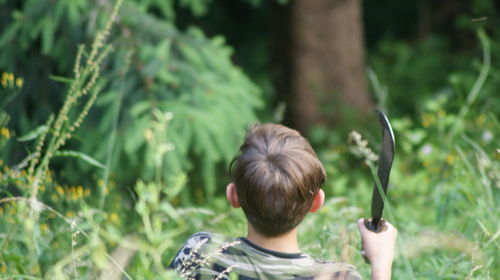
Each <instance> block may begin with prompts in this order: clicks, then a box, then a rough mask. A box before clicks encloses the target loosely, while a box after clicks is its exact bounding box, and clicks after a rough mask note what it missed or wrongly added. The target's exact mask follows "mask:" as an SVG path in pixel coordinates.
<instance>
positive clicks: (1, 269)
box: [0, 263, 7, 273]
mask: <svg viewBox="0 0 500 280" xmlns="http://www.w3.org/2000/svg"><path fill="white" fill-rule="evenodd" d="M0 272H2V273H6V272H7V266H6V265H5V263H2V267H0Z"/></svg>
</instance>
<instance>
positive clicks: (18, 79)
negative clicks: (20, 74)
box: [16, 78, 24, 88]
mask: <svg viewBox="0 0 500 280" xmlns="http://www.w3.org/2000/svg"><path fill="white" fill-rule="evenodd" d="M23 83H24V80H23V78H17V79H16V86H17V87H18V88H22V87H23Z"/></svg>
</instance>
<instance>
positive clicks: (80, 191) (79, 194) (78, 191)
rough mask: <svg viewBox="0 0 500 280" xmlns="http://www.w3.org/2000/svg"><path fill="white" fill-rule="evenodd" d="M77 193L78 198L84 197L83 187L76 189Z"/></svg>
mask: <svg viewBox="0 0 500 280" xmlns="http://www.w3.org/2000/svg"><path fill="white" fill-rule="evenodd" d="M76 191H77V193H78V197H79V198H80V197H83V187H82V186H78V187H76Z"/></svg>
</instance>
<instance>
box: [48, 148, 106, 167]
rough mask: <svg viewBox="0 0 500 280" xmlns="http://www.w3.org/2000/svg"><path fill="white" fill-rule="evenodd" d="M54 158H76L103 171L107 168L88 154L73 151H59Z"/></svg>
mask: <svg viewBox="0 0 500 280" xmlns="http://www.w3.org/2000/svg"><path fill="white" fill-rule="evenodd" d="M54 156H56V157H74V158H77V159H80V160H83V161H84V162H86V163H88V164H90V165H92V166H95V167H98V168H102V169H105V168H106V166H105V165H104V164H102V163H100V162H99V161H97V160H96V159H94V158H93V157H91V156H89V155H87V154H84V153H82V152H78V151H72V150H62V151H57V152H55V153H54Z"/></svg>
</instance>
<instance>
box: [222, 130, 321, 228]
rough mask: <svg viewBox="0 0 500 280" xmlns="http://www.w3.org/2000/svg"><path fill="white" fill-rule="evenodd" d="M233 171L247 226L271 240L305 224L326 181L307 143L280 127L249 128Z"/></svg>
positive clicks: (297, 133) (302, 138) (296, 134)
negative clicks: (305, 218)
mask: <svg viewBox="0 0 500 280" xmlns="http://www.w3.org/2000/svg"><path fill="white" fill-rule="evenodd" d="M230 172H231V175H232V177H233V180H234V183H235V185H236V192H237V194H238V199H239V202H240V205H241V207H242V208H243V211H244V212H245V215H246V217H247V219H248V221H249V222H250V223H251V224H252V225H253V227H254V228H255V229H256V230H257V231H258V232H259V233H260V234H263V235H265V236H270V237H272V236H278V235H281V234H283V233H286V232H288V231H290V230H292V229H293V228H295V227H296V226H297V225H298V224H299V223H300V222H301V221H302V219H303V218H304V216H305V215H306V214H307V212H309V209H310V208H311V206H312V202H313V198H314V196H315V195H316V194H317V193H318V191H319V189H320V188H321V185H322V184H323V182H324V181H325V178H326V173H325V169H324V167H323V165H322V164H321V162H320V161H319V159H318V157H317V155H316V153H315V152H314V150H313V148H312V147H311V145H310V144H309V142H308V141H307V140H306V139H305V138H304V137H302V136H301V135H300V133H299V132H297V131H296V130H293V129H290V128H287V127H285V126H282V125H276V124H262V125H254V126H253V127H251V128H250V129H249V131H248V133H247V135H246V138H245V142H244V143H243V145H241V147H240V153H239V154H238V155H237V156H236V157H235V159H234V160H233V162H232V163H231V167H230Z"/></svg>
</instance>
